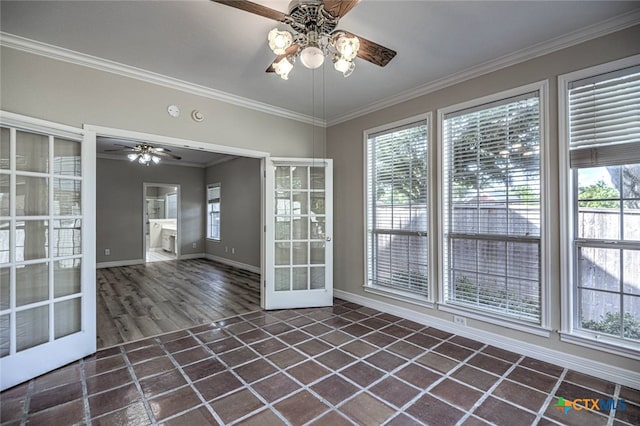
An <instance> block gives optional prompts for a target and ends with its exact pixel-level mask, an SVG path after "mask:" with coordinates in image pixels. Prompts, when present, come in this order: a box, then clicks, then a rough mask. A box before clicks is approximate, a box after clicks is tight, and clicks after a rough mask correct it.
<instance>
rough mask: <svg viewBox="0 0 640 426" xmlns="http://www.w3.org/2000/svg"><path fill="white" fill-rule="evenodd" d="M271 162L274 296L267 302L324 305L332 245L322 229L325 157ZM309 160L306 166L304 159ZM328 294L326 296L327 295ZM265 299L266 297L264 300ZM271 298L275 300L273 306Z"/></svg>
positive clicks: (325, 195) (329, 298)
mask: <svg viewBox="0 0 640 426" xmlns="http://www.w3.org/2000/svg"><path fill="white" fill-rule="evenodd" d="M314 162H316V161H314V160H309V161H306V162H305V161H304V160H303V161H298V160H295V161H294V160H292V161H286V160H283V162H282V163H278V162H276V163H275V164H274V166H273V187H272V191H273V192H272V193H271V197H272V200H273V209H272V210H270V211H273V213H274V214H273V216H272V217H271V218H270V222H271V225H272V226H273V233H272V234H270V235H272V237H273V239H272V242H270V244H271V247H272V248H271V251H272V254H271V258H270V262H268V265H271V266H269V268H273V271H271V272H272V274H273V275H268V277H272V278H267V281H268V280H269V279H271V280H272V281H273V285H272V286H269V284H268V283H267V287H268V290H269V289H272V290H273V292H274V296H272V297H270V296H269V291H267V298H266V299H267V303H266V306H267V308H269V305H271V306H272V307H275V306H278V307H282V306H289V307H303V306H327V305H330V304H331V303H332V299H333V297H332V294H333V289H332V285H331V282H330V280H328V279H327V275H330V273H331V268H330V267H329V266H330V262H331V256H330V255H329V254H328V253H329V251H328V249H330V248H331V243H330V237H329V235H328V234H327V227H326V225H327V218H328V217H329V215H328V213H329V212H328V208H327V200H328V199H329V197H330V196H329V195H328V189H330V188H328V185H327V183H328V180H327V179H326V176H327V168H329V167H327V166H325V164H329V163H330V162H328V163H327V162H326V160H318V161H317V163H318V164H319V165H320V166H316V165H313V163H314ZM309 163H311V165H310V164H309ZM329 295H330V296H329ZM269 299H270V300H269ZM274 299H279V302H278V303H276V304H275V305H273V304H272V303H270V302H273V301H274Z"/></svg>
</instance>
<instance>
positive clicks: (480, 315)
mask: <svg viewBox="0 0 640 426" xmlns="http://www.w3.org/2000/svg"><path fill="white" fill-rule="evenodd" d="M438 310H439V311H442V312H448V313H450V314H455V315H460V316H463V317H467V318H472V319H474V320H476V321H482V322H486V323H488V324H494V325H499V326H501V327H505V328H510V329H513V330H518V331H522V332H524V333H529V334H534V335H536V336H540V337H545V338H548V337H550V336H551V329H550V328H545V327H541V326H540V325H538V324H534V323H527V322H526V321H518V319H516V318H508V317H503V316H500V313H497V314H496V315H492V314H491V313H490V312H488V311H481V310H474V309H472V308H467V307H465V306H457V305H452V304H445V303H439V304H438ZM485 312H486V313H485Z"/></svg>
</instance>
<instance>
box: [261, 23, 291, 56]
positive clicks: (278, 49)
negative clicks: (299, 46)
mask: <svg viewBox="0 0 640 426" xmlns="http://www.w3.org/2000/svg"><path fill="white" fill-rule="evenodd" d="M267 40H269V48H271V50H272V51H273V53H275V54H276V55H282V54H283V53H284V52H285V51H286V50H287V48H288V47H289V46H291V44H292V43H293V36H292V35H291V33H290V32H289V31H280V30H278V29H277V28H274V29H272V30H271V31H269V35H268V36H267Z"/></svg>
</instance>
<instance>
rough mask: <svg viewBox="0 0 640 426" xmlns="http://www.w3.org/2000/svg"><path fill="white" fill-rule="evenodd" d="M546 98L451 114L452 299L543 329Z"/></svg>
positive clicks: (448, 286) (447, 157) (448, 262)
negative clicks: (542, 115)
mask: <svg viewBox="0 0 640 426" xmlns="http://www.w3.org/2000/svg"><path fill="white" fill-rule="evenodd" d="M540 122H541V120H540V105H539V93H538V92H537V91H536V92H532V93H525V94H522V95H519V96H516V97H511V98H508V99H503V100H500V101H498V102H492V103H488V104H487V103H484V104H480V105H478V106H476V107H474V108H470V109H465V110H461V111H455V112H452V113H449V114H445V115H444V123H443V124H444V127H443V129H444V130H443V151H444V152H443V155H444V162H443V164H444V182H443V185H444V188H442V189H443V191H444V193H445V197H444V206H443V210H444V211H443V219H444V220H443V222H444V232H445V244H444V245H445V247H444V275H445V285H444V290H445V296H444V297H445V301H446V302H447V303H451V304H458V305H461V306H465V307H467V308H471V309H474V310H481V311H485V312H486V313H488V314H489V315H498V316H506V317H512V318H516V319H519V320H524V321H527V322H532V323H536V324H540V323H541V284H540V276H541V273H540V271H541V264H540V263H541V255H540V252H541V247H540V228H541V211H542V210H541V199H540V191H541V173H540V170H541V169H540V141H541V137H540V135H541V129H540Z"/></svg>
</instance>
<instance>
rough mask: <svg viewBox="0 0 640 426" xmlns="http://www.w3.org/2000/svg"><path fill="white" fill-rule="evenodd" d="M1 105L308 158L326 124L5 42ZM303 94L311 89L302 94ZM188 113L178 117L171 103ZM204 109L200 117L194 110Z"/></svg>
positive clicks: (0, 59) (75, 122)
mask: <svg viewBox="0 0 640 426" xmlns="http://www.w3.org/2000/svg"><path fill="white" fill-rule="evenodd" d="M0 87H1V89H2V96H1V97H0V107H1V108H2V109H3V110H5V111H9V112H14V113H17V114H24V115H27V116H31V117H36V118H41V119H44V120H50V121H55V122H58V123H64V124H68V125H71V126H76V127H81V126H82V125H83V124H92V125H98V126H105V127H114V128H119V129H125V130H132V131H138V132H144V133H151V134H157V135H163V136H171V137H176V138H182V139H188V140H195V141H199V142H204V143H213V144H219V145H225V146H232V147H239V148H246V149H253V150H258V151H266V152H269V153H270V154H272V155H278V156H289V157H306V156H311V155H312V154H313V144H314V143H315V145H316V152H322V151H321V150H322V149H323V148H324V146H323V143H324V142H323V141H324V129H317V132H316V137H315V138H314V137H313V132H312V129H313V126H311V125H309V124H304V123H301V122H299V121H293V120H290V119H286V118H281V117H276V116H274V115H271V114H266V113H262V112H258V111H254V110H249V109H246V108H242V107H238V106H234V105H230V104H228V103H224V102H220V101H216V100H213V99H209V98H205V97H202V96H196V95H192V94H188V93H185V92H180V91H178V90H173V89H169V88H166V87H162V86H158V85H155V84H150V83H145V82H143V81H140V80H134V79H131V78H127V77H122V76H119V75H116V74H110V73H106V72H103V71H98V70H95V69H91V68H86V67H82V66H79V65H73V64H69V63H66V62H61V61H57V60H54V59H48V58H45V57H42V56H37V55H33V54H30V53H25V52H22V51H18V50H14V49H10V48H6V47H2V48H0ZM300 96H308V95H307V94H306V93H305V94H302V93H301V94H300ZM172 104H175V105H178V106H179V107H180V109H181V111H182V114H181V115H180V117H178V118H172V117H170V116H169V114H167V106H168V105H172ZM194 109H198V110H200V111H202V113H203V114H204V116H205V120H204V121H203V122H201V123H196V122H194V121H193V120H192V119H191V117H190V112H191V111H192V110H194Z"/></svg>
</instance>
